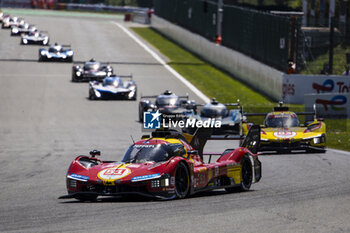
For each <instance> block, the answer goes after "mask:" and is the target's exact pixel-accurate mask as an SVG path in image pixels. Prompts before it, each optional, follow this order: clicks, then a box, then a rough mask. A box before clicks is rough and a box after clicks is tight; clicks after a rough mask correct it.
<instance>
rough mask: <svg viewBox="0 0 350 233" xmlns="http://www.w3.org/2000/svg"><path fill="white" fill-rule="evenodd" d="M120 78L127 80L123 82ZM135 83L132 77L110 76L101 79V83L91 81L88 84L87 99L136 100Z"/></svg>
mask: <svg viewBox="0 0 350 233" xmlns="http://www.w3.org/2000/svg"><path fill="white" fill-rule="evenodd" d="M122 78H129V80H126V81H123V80H122ZM136 94H137V87H136V82H135V81H133V80H132V75H125V76H111V77H106V78H104V79H103V82H99V81H91V82H90V83H89V99H90V100H97V99H121V100H136Z"/></svg>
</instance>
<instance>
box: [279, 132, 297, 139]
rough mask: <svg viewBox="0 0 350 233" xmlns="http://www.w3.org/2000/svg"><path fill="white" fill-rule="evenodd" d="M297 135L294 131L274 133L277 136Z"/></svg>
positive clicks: (289, 136)
mask: <svg viewBox="0 0 350 233" xmlns="http://www.w3.org/2000/svg"><path fill="white" fill-rule="evenodd" d="M295 135H297V133H296V132H293V131H277V132H274V133H273V136H275V137H276V138H292V137H294V136H295Z"/></svg>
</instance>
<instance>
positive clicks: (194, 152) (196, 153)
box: [187, 150, 198, 155]
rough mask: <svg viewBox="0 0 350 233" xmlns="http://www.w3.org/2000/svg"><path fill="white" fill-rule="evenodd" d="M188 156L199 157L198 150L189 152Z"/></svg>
mask: <svg viewBox="0 0 350 233" xmlns="http://www.w3.org/2000/svg"><path fill="white" fill-rule="evenodd" d="M187 154H189V155H198V150H189V151H187Z"/></svg>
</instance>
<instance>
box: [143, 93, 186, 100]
mask: <svg viewBox="0 0 350 233" xmlns="http://www.w3.org/2000/svg"><path fill="white" fill-rule="evenodd" d="M160 95H162V94H159V95H143V96H141V99H155V98H157V97H158V96H160ZM177 97H179V98H181V99H187V100H188V99H189V95H188V93H187V94H186V95H178V96H177Z"/></svg>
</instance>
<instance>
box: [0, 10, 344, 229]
mask: <svg viewBox="0 0 350 233" xmlns="http://www.w3.org/2000/svg"><path fill="white" fill-rule="evenodd" d="M25 18H26V19H27V20H28V21H29V22H30V23H34V24H36V25H37V26H38V27H39V28H41V29H43V30H48V31H49V34H50V36H51V42H55V41H57V42H59V43H63V44H71V45H72V48H73V49H74V51H75V57H74V58H75V60H77V61H85V60H88V59H90V58H91V57H94V58H95V59H96V60H100V61H109V62H111V63H112V64H113V66H114V68H115V70H116V71H117V73H119V74H129V73H132V74H133V76H134V79H135V80H136V81H137V83H138V86H139V89H138V91H139V95H140V93H143V94H157V93H160V92H162V91H164V90H165V89H171V90H173V91H174V92H175V93H177V94H185V93H189V94H190V96H191V97H192V98H194V99H196V100H197V101H198V102H201V100H200V99H198V97H197V96H196V95H195V94H194V93H192V92H191V91H190V90H189V89H188V88H186V86H184V85H183V84H182V83H180V82H179V81H178V80H177V79H176V78H175V77H174V76H173V75H172V74H170V73H169V71H168V70H166V69H165V68H164V67H163V66H161V65H160V64H159V63H158V62H157V61H156V60H155V59H154V58H153V57H152V56H150V54H149V53H147V52H146V51H145V50H144V49H143V48H141V47H140V46H139V45H138V44H136V43H135V42H134V41H133V40H132V39H130V37H129V36H127V34H126V33H124V32H123V31H122V30H121V29H120V28H119V27H117V26H116V25H115V24H113V23H111V20H114V19H108V20H106V19H101V18H96V19H94V18H89V17H84V18H78V17H73V16H64V17H60V16H43V15H41V16H33V15H31V16H26V17H25ZM115 21H116V22H119V23H121V24H123V22H122V21H121V20H120V18H116V19H115ZM128 25H129V24H127V25H126V26H128ZM39 47H40V46H34V45H33V46H21V45H20V44H19V38H13V37H10V32H9V30H0V184H1V190H0V231H1V232H211V233H212V232H260V233H271V232H293V233H294V232H305V233H311V232H317V233H320V232H327V233H329V232H334V233H341V232H350V221H349V220H350V155H349V153H345V152H341V151H334V150H332V151H328V152H327V153H325V154H303V153H295V154H288V155H265V156H261V157H260V158H261V161H262V164H263V178H262V180H261V182H260V183H258V184H255V185H253V186H252V189H251V191H249V192H244V193H232V194H227V193H225V191H223V190H218V191H213V192H210V193H205V194H201V195H196V196H194V197H191V198H188V199H184V200H174V201H152V200H148V199H144V198H100V199H99V200H98V201H97V202H94V203H80V202H77V201H75V200H68V201H67V200H58V199H57V197H58V196H60V195H63V194H65V193H66V188H65V175H66V171H67V168H68V165H69V164H70V162H71V161H72V159H73V158H75V156H77V155H79V154H88V152H89V150H91V149H100V150H101V151H102V158H103V159H105V160H120V159H121V158H122V156H123V153H124V151H125V150H126V148H127V147H128V146H129V145H130V143H131V139H130V135H132V136H133V137H134V138H135V139H136V138H139V137H140V136H141V135H142V132H141V130H140V128H141V126H140V124H139V123H138V122H137V102H132V101H89V100H88V99H87V96H88V85H87V84H86V83H71V82H70V79H71V66H72V64H64V63H62V64H59V63H39V62H37V59H38V48H39ZM228 143H232V142H228ZM225 146H226V145H222V143H220V144H219V143H211V150H217V151H218V152H220V151H223V150H224V149H225V148H224V147H225Z"/></svg>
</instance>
